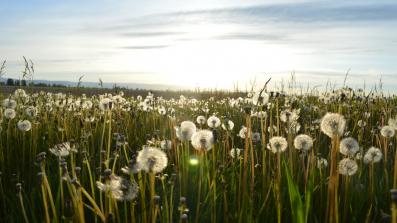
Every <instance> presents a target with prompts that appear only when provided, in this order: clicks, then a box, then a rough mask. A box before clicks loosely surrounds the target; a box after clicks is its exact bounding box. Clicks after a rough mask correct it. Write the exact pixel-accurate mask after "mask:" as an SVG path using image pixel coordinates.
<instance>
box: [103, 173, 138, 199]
mask: <svg viewBox="0 0 397 223" xmlns="http://www.w3.org/2000/svg"><path fill="white" fill-rule="evenodd" d="M96 185H97V187H98V189H99V190H100V191H102V192H104V193H106V195H107V196H108V197H112V198H113V199H115V200H118V201H131V200H133V199H135V197H136V195H137V194H138V192H139V188H138V185H137V183H136V182H135V181H132V182H131V181H129V180H127V179H124V178H122V177H119V176H116V175H114V174H112V175H110V176H109V180H108V181H107V182H106V183H102V182H100V181H97V182H96Z"/></svg>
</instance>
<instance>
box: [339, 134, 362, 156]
mask: <svg viewBox="0 0 397 223" xmlns="http://www.w3.org/2000/svg"><path fill="white" fill-rule="evenodd" d="M359 150H360V146H359V145H358V142H357V140H355V139H354V138H352V137H348V138H344V139H342V140H341V141H340V146H339V152H340V153H342V154H343V155H345V156H350V157H354V155H356V153H357V152H358V151H359Z"/></svg>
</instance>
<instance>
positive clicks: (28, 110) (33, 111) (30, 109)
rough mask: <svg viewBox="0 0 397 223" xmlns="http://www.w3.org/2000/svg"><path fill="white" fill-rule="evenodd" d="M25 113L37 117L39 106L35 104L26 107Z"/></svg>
mask: <svg viewBox="0 0 397 223" xmlns="http://www.w3.org/2000/svg"><path fill="white" fill-rule="evenodd" d="M25 114H26V115H27V116H29V117H35V116H36V115H37V108H36V107H34V106H29V107H27V108H26V109H25Z"/></svg>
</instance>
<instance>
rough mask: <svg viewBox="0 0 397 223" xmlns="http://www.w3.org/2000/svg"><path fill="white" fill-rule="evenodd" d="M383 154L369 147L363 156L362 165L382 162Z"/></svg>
mask: <svg viewBox="0 0 397 223" xmlns="http://www.w3.org/2000/svg"><path fill="white" fill-rule="evenodd" d="M382 157H383V154H382V151H381V150H380V149H378V148H376V147H371V148H369V149H368V150H367V152H366V153H365V155H364V163H365V164H369V163H378V162H379V161H381V160H382Z"/></svg>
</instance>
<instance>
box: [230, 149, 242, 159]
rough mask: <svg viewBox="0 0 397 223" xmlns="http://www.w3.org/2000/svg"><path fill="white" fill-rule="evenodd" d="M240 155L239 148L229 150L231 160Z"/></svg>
mask: <svg viewBox="0 0 397 223" xmlns="http://www.w3.org/2000/svg"><path fill="white" fill-rule="evenodd" d="M240 154H241V149H239V148H233V149H231V150H230V151H229V155H230V156H231V157H232V158H233V159H235V158H238V157H240Z"/></svg>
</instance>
